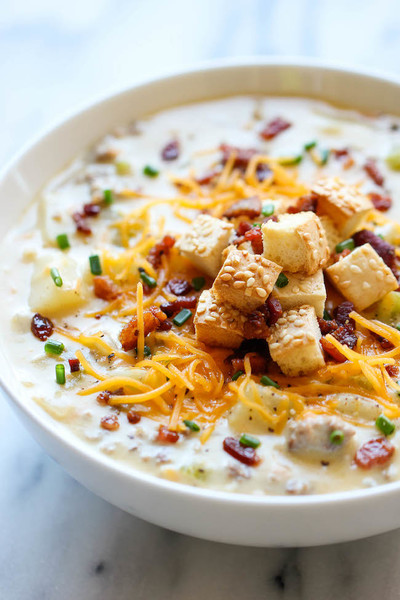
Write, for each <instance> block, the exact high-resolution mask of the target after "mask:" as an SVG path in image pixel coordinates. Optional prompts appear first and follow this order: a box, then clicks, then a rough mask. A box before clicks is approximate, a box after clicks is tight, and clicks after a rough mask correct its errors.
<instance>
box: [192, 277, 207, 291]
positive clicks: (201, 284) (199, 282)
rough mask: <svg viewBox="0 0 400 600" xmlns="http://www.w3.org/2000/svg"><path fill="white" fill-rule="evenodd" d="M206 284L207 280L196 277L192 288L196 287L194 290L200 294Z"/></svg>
mask: <svg viewBox="0 0 400 600" xmlns="http://www.w3.org/2000/svg"><path fill="white" fill-rule="evenodd" d="M205 284H206V280H205V278H204V277H194V278H193V279H192V286H193V287H194V289H195V290H196V292H199V291H200V290H201V289H202V288H203V287H204V286H205Z"/></svg>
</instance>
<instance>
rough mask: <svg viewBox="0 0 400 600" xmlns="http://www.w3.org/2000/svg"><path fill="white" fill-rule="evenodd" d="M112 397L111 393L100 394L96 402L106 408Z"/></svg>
mask: <svg viewBox="0 0 400 600" xmlns="http://www.w3.org/2000/svg"><path fill="white" fill-rule="evenodd" d="M110 396H111V394H110V392H107V391H105V392H100V394H98V395H97V397H96V400H97V402H98V403H99V404H101V406H105V405H106V404H108V402H109V400H110Z"/></svg>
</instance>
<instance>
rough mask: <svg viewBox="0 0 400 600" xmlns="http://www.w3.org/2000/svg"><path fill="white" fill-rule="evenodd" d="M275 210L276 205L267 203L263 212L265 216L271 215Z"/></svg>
mask: <svg viewBox="0 0 400 600" xmlns="http://www.w3.org/2000/svg"><path fill="white" fill-rule="evenodd" d="M274 212H275V206H274V205H273V204H266V205H265V206H264V207H263V208H262V210H261V214H262V215H264V217H270V216H271V215H273V214H274Z"/></svg>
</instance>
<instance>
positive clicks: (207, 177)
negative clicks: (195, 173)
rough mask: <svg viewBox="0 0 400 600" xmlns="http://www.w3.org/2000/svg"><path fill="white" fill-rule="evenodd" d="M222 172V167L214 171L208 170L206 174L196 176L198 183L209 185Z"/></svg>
mask: <svg viewBox="0 0 400 600" xmlns="http://www.w3.org/2000/svg"><path fill="white" fill-rule="evenodd" d="M220 173H221V169H214V170H213V171H207V173H204V175H201V176H200V177H196V183H198V184H199V185H208V184H209V183H211V182H212V180H213V179H214V178H215V177H217V175H219V174H220Z"/></svg>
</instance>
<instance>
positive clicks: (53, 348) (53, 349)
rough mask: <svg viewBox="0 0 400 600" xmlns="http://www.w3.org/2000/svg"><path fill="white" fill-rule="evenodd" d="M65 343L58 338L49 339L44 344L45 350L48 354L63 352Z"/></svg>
mask: <svg viewBox="0 0 400 600" xmlns="http://www.w3.org/2000/svg"><path fill="white" fill-rule="evenodd" d="M64 347H65V346H64V344H63V343H62V342H57V341H56V340H47V342H46V343H45V345H44V350H45V352H47V353H48V354H61V352H63V351H64Z"/></svg>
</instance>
